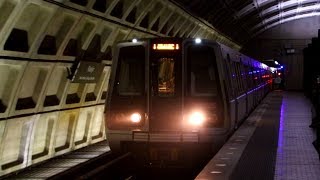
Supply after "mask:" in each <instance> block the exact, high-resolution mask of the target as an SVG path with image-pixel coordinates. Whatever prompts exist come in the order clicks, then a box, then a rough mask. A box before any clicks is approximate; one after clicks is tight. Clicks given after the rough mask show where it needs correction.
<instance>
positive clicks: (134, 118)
mask: <svg viewBox="0 0 320 180" xmlns="http://www.w3.org/2000/svg"><path fill="white" fill-rule="evenodd" d="M130 120H131V122H133V123H139V122H140V121H141V115H140V114H139V113H133V114H131V116H130Z"/></svg>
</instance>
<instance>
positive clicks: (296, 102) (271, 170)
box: [196, 90, 320, 180]
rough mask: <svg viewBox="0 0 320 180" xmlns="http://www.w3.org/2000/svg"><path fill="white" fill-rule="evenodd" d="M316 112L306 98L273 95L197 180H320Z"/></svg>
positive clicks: (242, 126) (275, 93)
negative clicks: (314, 112) (313, 113)
mask: <svg viewBox="0 0 320 180" xmlns="http://www.w3.org/2000/svg"><path fill="white" fill-rule="evenodd" d="M311 107H312V106H311V103H310V102H309V101H308V100H307V99H306V98H305V97H304V95H303V94H302V93H299V92H286V91H280V90H277V91H273V92H271V93H269V94H268V95H267V97H266V98H265V99H264V100H263V101H262V103H261V104H260V105H259V106H258V107H257V108H256V109H255V111H254V112H253V113H252V114H251V115H250V116H249V117H248V119H247V120H246V121H245V122H244V123H243V124H242V125H241V126H240V128H239V129H238V130H237V131H236V132H235V133H234V134H233V136H232V137H230V139H229V140H228V142H227V143H226V144H225V145H224V146H223V147H222V148H221V149H220V151H219V152H218V153H217V154H216V155H215V156H214V157H213V158H212V159H211V160H210V161H209V163H208V164H207V165H206V166H205V167H204V169H203V170H202V171H201V172H200V174H198V176H197V177H196V179H197V180H204V179H206V180H208V179H214V180H220V179H231V180H239V179H245V180H255V179H257V180H263V179H266V180H269V179H270V180H271V179H276V180H288V179H290V180H293V179H297V180H298V179H299V180H304V179H306V180H316V179H318V180H319V179H320V160H319V155H318V154H317V152H316V150H315V148H314V147H313V145H312V142H313V141H314V140H315V139H316V134H315V131H314V130H313V129H311V128H309V125H310V123H311V119H312V112H311Z"/></svg>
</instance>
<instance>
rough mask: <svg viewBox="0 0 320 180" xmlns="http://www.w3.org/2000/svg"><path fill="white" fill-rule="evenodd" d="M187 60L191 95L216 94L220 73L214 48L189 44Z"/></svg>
mask: <svg viewBox="0 0 320 180" xmlns="http://www.w3.org/2000/svg"><path fill="white" fill-rule="evenodd" d="M187 62H188V67H189V68H188V69H189V71H188V72H189V82H190V93H191V95H192V96H216V95H217V78H216V77H218V75H217V71H216V59H215V53H214V49H213V48H212V47H209V46H201V45H196V46H189V47H188V49H187Z"/></svg>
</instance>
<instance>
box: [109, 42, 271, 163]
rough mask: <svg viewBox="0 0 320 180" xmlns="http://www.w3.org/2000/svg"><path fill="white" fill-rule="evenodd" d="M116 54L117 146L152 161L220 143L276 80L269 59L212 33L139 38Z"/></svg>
mask: <svg viewBox="0 0 320 180" xmlns="http://www.w3.org/2000/svg"><path fill="white" fill-rule="evenodd" d="M113 55H114V57H113V64H112V71H111V77H110V82H109V91H108V97H107V101H106V108H105V120H106V127H107V138H108V141H109V144H110V148H111V150H112V151H113V152H132V153H133V154H135V155H136V156H137V157H139V159H144V161H145V163H148V164H150V165H151V164H153V165H159V164H170V163H171V164H172V163H173V164H174V163H175V162H177V163H180V164H181V163H182V164H183V163H185V162H186V161H187V160H190V161H195V159H193V158H196V155H198V156H199V158H203V157H200V156H205V155H206V154H210V152H213V151H217V149H218V148H219V147H221V146H222V145H223V142H225V140H226V139H227V138H228V137H229V136H230V135H231V134H232V133H233V132H234V131H235V129H237V128H238V126H239V125H240V124H241V122H242V121H243V120H244V119H245V118H246V117H247V116H248V115H249V113H250V112H251V111H252V110H253V109H254V108H255V107H256V106H257V105H258V104H259V102H260V101H261V100H262V99H263V97H264V96H265V95H266V94H267V93H268V92H269V91H270V90H271V88H272V72H271V70H270V68H269V67H268V66H267V65H265V64H263V63H260V62H258V61H256V60H254V59H252V58H249V57H247V56H245V55H242V54H240V53H239V52H237V51H235V50H233V49H231V48H229V47H226V46H224V45H222V44H219V43H217V42H215V41H212V40H205V39H198V38H197V39H180V38H150V39H141V40H137V39H133V40H132V41H130V42H128V41H127V42H120V43H118V44H117V45H116V47H115V49H114V53H113Z"/></svg>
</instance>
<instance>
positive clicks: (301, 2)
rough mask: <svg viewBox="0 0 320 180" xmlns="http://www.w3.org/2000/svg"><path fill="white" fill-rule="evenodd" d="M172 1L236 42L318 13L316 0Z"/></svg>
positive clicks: (319, 12)
mask: <svg viewBox="0 0 320 180" xmlns="http://www.w3.org/2000/svg"><path fill="white" fill-rule="evenodd" d="M174 2H175V3H177V4H179V5H180V6H182V7H183V8H185V9H186V10H188V11H189V12H191V13H192V14H194V15H196V16H198V17H200V18H202V19H204V20H206V21H208V22H209V23H211V24H212V25H213V26H214V27H215V28H217V29H218V30H219V31H221V32H223V33H225V34H226V35H227V36H229V37H231V38H232V39H233V40H235V41H236V42H238V43H240V44H244V43H246V42H247V41H249V40H250V39H252V38H253V37H255V36H257V35H259V34H261V33H262V32H264V31H265V30H267V29H270V28H272V27H275V26H277V25H280V24H283V23H285V22H290V21H294V20H298V19H302V18H307V17H312V16H319V15H320V0H174ZM316 26H319V24H318V25H316Z"/></svg>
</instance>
